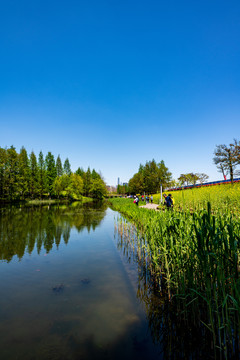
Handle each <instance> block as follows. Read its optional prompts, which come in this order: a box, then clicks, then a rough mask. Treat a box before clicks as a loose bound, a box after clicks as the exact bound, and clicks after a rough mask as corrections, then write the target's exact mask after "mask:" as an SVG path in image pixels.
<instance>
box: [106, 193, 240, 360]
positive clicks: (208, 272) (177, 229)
mask: <svg viewBox="0 0 240 360" xmlns="http://www.w3.org/2000/svg"><path fill="white" fill-rule="evenodd" d="M111 202H112V206H113V207H114V208H115V209H117V210H119V211H120V212H121V213H122V214H123V215H125V216H126V217H127V218H128V219H129V220H130V221H131V222H132V223H134V224H135V225H136V227H137V229H138V231H139V241H138V245H137V246H138V248H139V250H138V251H139V255H140V256H141V257H142V258H143V257H145V262H148V266H149V269H150V272H151V273H152V274H153V276H154V277H155V279H157V281H158V284H159V290H160V291H161V292H162V293H164V294H167V298H168V301H169V302H171V303H172V304H173V303H174V304H175V305H176V307H177V309H178V312H179V314H181V317H183V318H184V319H185V321H186V323H189V322H191V323H192V322H194V323H195V324H199V326H200V325H201V324H204V326H205V330H206V331H207V333H209V334H208V335H209V336H210V337H211V339H212V344H213V349H214V352H215V358H226V359H227V358H235V356H237V355H238V354H239V326H240V317H239V310H240V293H239V291H240V290H239V289H240V279H239V259H240V254H239V252H240V246H239V244H240V243H239V240H240V224H239V220H238V218H237V217H236V213H234V214H233V213H232V211H231V210H230V209H229V208H227V207H225V206H224V207H222V206H220V208H219V209H218V208H217V207H216V206H215V207H214V211H213V210H212V209H211V205H210V203H209V202H208V203H207V204H206V205H207V206H206V207H204V206H203V204H202V205H201V206H198V210H194V211H193V208H192V204H189V203H186V204H185V205H186V206H185V210H181V211H179V210H178V211H175V210H174V211H152V210H147V209H143V208H138V207H137V206H135V205H134V204H132V201H129V200H126V199H113V200H111ZM196 208H197V205H196V204H195V207H194V209H196ZM125 235H126V237H127V234H126V233H125Z"/></svg>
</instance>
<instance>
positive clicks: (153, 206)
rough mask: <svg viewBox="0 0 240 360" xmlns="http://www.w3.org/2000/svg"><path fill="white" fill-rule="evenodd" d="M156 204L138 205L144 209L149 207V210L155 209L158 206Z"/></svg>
mask: <svg viewBox="0 0 240 360" xmlns="http://www.w3.org/2000/svg"><path fill="white" fill-rule="evenodd" d="M158 206H159V205H158V204H146V205H142V206H139V207H141V208H146V209H151V210H157V208H158Z"/></svg>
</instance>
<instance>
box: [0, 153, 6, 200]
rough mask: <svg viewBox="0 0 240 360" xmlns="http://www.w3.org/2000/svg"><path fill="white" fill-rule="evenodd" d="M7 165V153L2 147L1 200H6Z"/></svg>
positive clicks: (0, 162) (0, 171) (0, 165)
mask: <svg viewBox="0 0 240 360" xmlns="http://www.w3.org/2000/svg"><path fill="white" fill-rule="evenodd" d="M6 163H7V151H6V149H3V148H1V147H0V199H4V197H5V193H6V186H5V183H6Z"/></svg>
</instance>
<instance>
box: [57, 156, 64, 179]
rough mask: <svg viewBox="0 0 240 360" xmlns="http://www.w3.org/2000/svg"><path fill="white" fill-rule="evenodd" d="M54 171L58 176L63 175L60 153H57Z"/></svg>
mask: <svg viewBox="0 0 240 360" xmlns="http://www.w3.org/2000/svg"><path fill="white" fill-rule="evenodd" d="M56 171H57V176H58V177H59V176H62V175H63V167H62V161H61V158H60V155H58V157H57V160H56Z"/></svg>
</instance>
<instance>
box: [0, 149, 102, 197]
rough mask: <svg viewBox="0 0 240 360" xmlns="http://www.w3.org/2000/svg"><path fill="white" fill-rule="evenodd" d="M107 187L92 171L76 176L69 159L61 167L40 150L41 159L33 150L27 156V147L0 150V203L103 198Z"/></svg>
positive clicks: (57, 161)
mask: <svg viewBox="0 0 240 360" xmlns="http://www.w3.org/2000/svg"><path fill="white" fill-rule="evenodd" d="M105 195H106V185H105V183H104V180H103V179H102V176H101V174H99V173H97V172H96V171H95V170H94V169H93V170H92V171H91V170H90V168H88V169H87V171H84V170H83V169H82V168H78V170H77V171H76V172H75V173H73V172H72V171H71V165H70V163H69V159H68V158H67V159H66V160H65V161H64V163H63V164H62V161H61V158H60V155H58V157H57V159H56V160H55V158H54V156H53V154H52V153H51V152H48V153H47V155H46V157H44V156H43V153H42V151H40V153H39V155H38V158H37V157H36V155H35V153H34V152H33V151H32V152H31V154H30V155H29V156H28V154H27V151H26V149H25V148H24V147H22V148H21V150H20V152H19V153H18V152H17V151H16V149H15V147H14V146H11V147H10V148H1V147H0V201H17V200H25V199H27V198H30V199H44V198H58V199H60V198H68V199H73V200H81V198H82V196H91V197H93V198H98V199H99V198H103V197H104V196H105Z"/></svg>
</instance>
